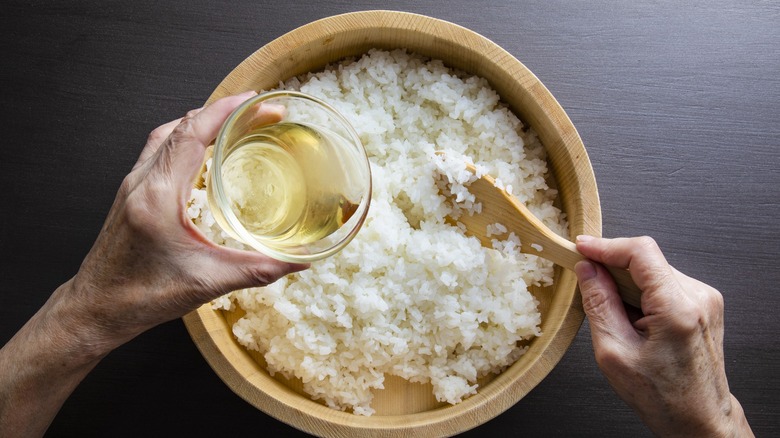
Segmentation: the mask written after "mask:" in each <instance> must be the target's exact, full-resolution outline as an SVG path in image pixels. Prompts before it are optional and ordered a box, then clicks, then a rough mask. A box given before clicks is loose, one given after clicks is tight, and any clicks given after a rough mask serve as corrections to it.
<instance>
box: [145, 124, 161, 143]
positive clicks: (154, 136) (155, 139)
mask: <svg viewBox="0 0 780 438" xmlns="http://www.w3.org/2000/svg"><path fill="white" fill-rule="evenodd" d="M165 138H166V136H165V132H163V129H162V126H160V127H158V128H155V129H154V130H153V131H152V132H150V133H149V136H148V137H147V138H146V143H147V144H159V143H162V142H163V141H165Z"/></svg>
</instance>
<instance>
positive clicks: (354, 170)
mask: <svg viewBox="0 0 780 438" xmlns="http://www.w3.org/2000/svg"><path fill="white" fill-rule="evenodd" d="M208 178H209V181H208V200H209V206H210V208H211V211H212V213H213V215H214V217H215V219H216V220H217V223H218V224H219V225H220V227H222V229H223V230H225V231H226V232H227V233H228V234H229V235H230V236H231V237H233V238H235V239H237V240H238V241H240V242H243V243H244V244H246V245H249V246H251V247H252V248H254V249H256V250H257V251H260V252H262V253H264V254H266V255H268V256H270V257H273V258H275V259H278V260H282V261H286V262H291V263H308V262H312V261H315V260H320V259H323V258H326V257H329V256H331V255H333V254H335V253H336V252H338V251H340V250H341V249H342V248H344V247H345V246H346V245H347V244H348V243H349V242H350V241H351V240H352V238H353V237H354V236H355V235H356V234H357V232H358V230H359V229H360V227H361V226H362V224H363V222H364V220H365V218H366V215H367V213H368V207H369V204H370V201H371V170H370V166H369V162H368V157H367V156H366V151H365V149H364V148H363V145H362V143H361V141H360V139H359V138H358V135H357V133H356V132H355V130H354V128H352V126H351V125H350V124H349V122H348V121H347V120H346V119H345V118H344V117H343V116H342V115H340V114H339V113H338V112H337V111H336V110H335V109H333V108H332V107H331V106H330V105H328V104H327V103H325V102H323V101H321V100H319V99H317V98H314V97H312V96H308V95H306V94H303V93H299V92H293V91H273V92H268V93H262V94H259V95H258V96H255V97H253V98H250V99H249V100H247V101H246V102H244V103H243V104H241V105H240V106H239V107H238V108H236V109H235V111H233V113H232V114H231V115H230V116H229V117H228V119H227V120H226V121H225V124H224V125H223V126H222V129H221V130H220V132H219V134H218V135H217V139H216V143H215V146H214V157H213V161H212V165H211V169H210V174H209V176H208Z"/></svg>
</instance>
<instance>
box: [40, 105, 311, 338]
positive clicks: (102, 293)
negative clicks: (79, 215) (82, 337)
mask: <svg viewBox="0 0 780 438" xmlns="http://www.w3.org/2000/svg"><path fill="white" fill-rule="evenodd" d="M252 95H254V93H247V94H243V95H239V96H232V97H227V98H224V99H221V100H218V101H216V102H214V103H213V104H211V105H209V106H207V107H205V108H202V109H199V110H193V111H191V112H190V113H189V114H187V116H186V117H184V118H183V119H179V120H175V121H173V122H170V123H167V124H165V125H162V126H160V127H159V128H157V129H155V130H154V131H153V132H152V133H151V135H150V136H149V139H148V141H147V144H146V147H145V148H144V149H143V151H142V152H141V155H140V157H139V159H138V162H137V163H136V164H135V166H134V167H133V169H132V171H131V172H130V174H129V175H128V176H127V177H126V178H125V180H124V181H123V183H122V185H121V187H120V189H119V192H118V194H117V197H116V200H115V201H114V205H113V206H112V208H111V211H110V212H109V214H108V218H107V220H106V222H105V225H104V226H103V229H102V230H101V232H100V235H99V236H98V238H97V241H96V242H95V244H94V246H93V247H92V249H91V251H90V252H89V254H88V255H87V257H86V259H85V260H84V262H83V264H82V265H81V268H80V270H79V272H78V274H77V275H76V276H75V277H74V278H73V279H72V281H71V282H70V284H69V287H67V288H65V290H64V291H58V293H59V295H60V296H59V297H57V294H55V297H57V298H61V299H62V300H68V301H69V302H70V303H72V304H71V307H72V308H73V309H74V311H75V312H73V313H72V314H73V315H74V319H75V321H73V323H74V325H76V326H77V330H78V329H79V328H81V329H85V327H78V324H79V321H81V322H83V323H85V324H88V326H87V327H86V329H88V331H89V332H88V333H87V335H88V336H89V337H90V342H91V343H93V344H97V345H98V346H99V347H101V348H102V349H104V350H110V349H111V348H114V347H116V346H117V345H119V344H121V343H124V342H126V341H127V340H129V339H130V338H132V337H134V336H136V335H137V334H139V333H141V332H142V331H144V330H146V329H148V328H150V327H152V326H155V325H157V324H159V323H162V322H164V321H168V320H171V319H174V318H177V317H180V316H182V315H184V314H185V313H187V312H189V311H191V310H193V309H195V308H196V307H197V306H199V305H201V304H203V303H204V302H207V301H209V300H211V299H213V298H216V297H217V296H219V295H222V294H224V293H227V292H230V291H232V290H235V289H240V288H245V287H250V286H264V285H267V284H269V283H272V282H274V281H276V280H277V279H278V278H280V277H282V276H284V275H286V274H288V273H291V272H295V271H298V270H301V269H304V268H305V267H306V265H299V264H290V263H285V262H280V261H277V260H274V259H271V258H269V257H266V256H264V255H262V254H260V253H258V252H254V251H252V252H250V251H239V250H235V249H229V248H225V247H220V246H218V245H215V244H214V243H212V242H210V241H209V240H208V239H206V238H205V236H203V235H202V234H201V233H200V231H198V230H197V228H196V227H195V226H194V225H193V224H192V222H191V221H190V220H189V219H188V218H187V215H186V203H187V200H188V199H189V196H190V192H191V189H192V184H193V181H194V178H195V176H196V175H197V173H198V171H199V170H200V169H201V166H202V162H203V157H204V152H205V149H206V147H207V145H208V144H209V143H210V142H211V141H212V140H213V139H214V138H215V137H216V135H217V132H218V131H219V128H220V127H221V125H222V123H223V122H224V121H225V119H226V118H227V116H228V115H229V114H230V112H231V111H232V110H233V109H234V108H235V107H237V106H238V105H239V104H240V103H241V102H243V101H244V100H246V99H247V98H249V97H250V96H252ZM258 117H259V118H261V119H262V118H266V119H268V121H275V120H278V119H279V117H280V113H279V112H278V109H276V108H269V109H267V110H266V112H265V113H262V112H261V113H260V114H259V115H258Z"/></svg>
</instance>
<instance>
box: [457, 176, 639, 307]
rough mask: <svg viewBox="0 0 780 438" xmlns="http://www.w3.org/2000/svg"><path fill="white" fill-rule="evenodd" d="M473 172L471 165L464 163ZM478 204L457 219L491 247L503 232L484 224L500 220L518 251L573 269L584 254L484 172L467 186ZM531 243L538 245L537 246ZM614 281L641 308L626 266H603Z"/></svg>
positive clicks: (636, 290)
mask: <svg viewBox="0 0 780 438" xmlns="http://www.w3.org/2000/svg"><path fill="white" fill-rule="evenodd" d="M467 167H468V168H469V170H471V171H472V172H474V167H473V166H471V165H467ZM468 189H469V191H470V192H471V193H472V194H474V196H475V197H476V202H479V203H481V204H482V211H481V212H480V213H474V214H473V215H471V216H469V214H468V213H465V212H464V213H463V214H462V215H461V216H460V217H459V218H458V221H459V222H461V223H463V224H464V225H466V228H467V230H468V234H469V235H472V236H475V237H477V238H478V239H480V241H481V242H482V245H483V246H486V247H492V239H494V238H497V237H501V238H504V237H505V235H500V236H493V237H487V236H486V233H487V226H488V225H492V224H496V223H499V224H502V225H504V226H505V227H506V228H507V233H511V232H514V233H515V235H517V237H518V238H520V242H521V244H522V245H521V248H520V251H521V252H523V253H526V254H533V255H536V256H539V257H542V258H544V259H547V260H550V261H552V262H553V263H555V264H556V265H559V266H562V267H564V268H566V269H570V270H574V265H576V264H577V262H579V261H581V260H585V256H583V255H582V254H580V253H579V252H578V251H577V248H576V245H575V244H574V243H573V242H571V241H569V240H567V239H564V238H563V237H561V236H559V235H558V234H556V233H554V232H553V231H552V230H550V229H549V228H548V227H547V226H546V225H544V224H543V223H542V222H541V221H540V220H539V219H538V218H537V217H536V216H534V214H533V213H531V212H530V211H529V210H528V208H527V207H526V206H525V205H523V204H522V203H520V202H519V201H518V200H517V199H516V198H515V197H514V196H512V195H510V194H508V193H507V192H506V191H505V190H503V189H500V188H498V187H496V186H495V180H493V178H491V177H490V176H488V175H484V176H482V177H481V178H479V179H477V180H476V181H474V182H472V183H471V184H470V185H469V186H468ZM534 246H538V247H541V250H537V249H536V248H534ZM606 268H607V270H609V273H610V274H612V278H614V279H615V283H617V287H618V292H619V293H620V297H621V298H622V299H623V301H624V302H626V303H628V304H630V305H632V306H634V307H636V308H638V309H641V308H642V307H641V300H640V296H641V293H642V292H641V290H639V288H638V287H637V285H636V284H635V283H634V280H633V279H632V278H631V274H630V273H629V271H628V270H627V269H621V268H614V267H609V266H607V267H606Z"/></svg>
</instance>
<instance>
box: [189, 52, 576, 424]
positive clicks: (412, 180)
mask: <svg viewBox="0 0 780 438" xmlns="http://www.w3.org/2000/svg"><path fill="white" fill-rule="evenodd" d="M281 88H286V89H294V90H300V91H303V92H305V93H309V94H311V95H314V96H317V97H320V98H322V99H324V100H326V101H327V102H329V103H331V104H332V105H333V106H334V107H336V108H337V109H338V110H339V111H340V112H341V113H342V114H344V115H345V116H346V117H347V119H349V120H350V121H351V123H352V125H353V126H354V127H355V129H356V130H357V132H358V134H359V135H360V138H361V140H362V141H363V143H364V145H365V147H366V149H367V151H368V154H369V157H370V161H371V170H372V173H373V183H374V193H373V199H372V203H371V208H370V211H369V214H368V218H367V219H366V222H365V224H364V225H363V228H362V229H361V231H360V233H358V235H357V237H356V238H355V240H353V241H352V243H350V245H348V246H347V247H346V248H345V249H344V250H343V251H341V252H340V253H338V254H337V255H335V256H333V257H331V258H329V259H326V260H323V261H320V262H315V263H313V264H312V266H311V269H309V270H306V271H303V272H300V273H297V274H294V275H291V276H288V277H286V278H283V279H281V280H279V281H277V282H276V283H274V284H272V285H269V286H267V287H264V288H255V289H247V290H241V291H236V292H233V293H232V294H230V295H228V296H225V297H222V298H220V299H218V300H215V302H214V306H215V308H224V309H232V308H233V306H235V305H236V304H237V305H238V306H240V307H241V308H242V309H243V310H245V311H246V316H244V317H243V318H241V319H240V320H239V321H238V322H236V323H235V325H234V326H233V333H234V334H235V336H236V338H237V339H238V341H239V342H240V343H241V344H242V345H244V346H246V347H247V348H249V349H253V350H258V351H260V352H262V353H263V354H264V355H265V359H266V361H267V363H268V371H269V372H271V373H281V374H282V375H284V376H285V377H288V378H291V377H297V378H299V379H301V380H302V381H303V385H304V390H305V391H306V392H307V393H308V394H310V395H311V396H312V397H313V398H314V399H319V400H323V401H324V402H325V403H326V404H327V405H328V406H330V407H333V408H335V409H342V410H346V409H351V410H352V411H353V412H354V413H355V414H362V415H370V414H372V413H373V412H374V411H373V409H372V408H371V400H372V390H373V389H376V388H382V387H383V381H384V378H385V375H386V374H392V375H397V376H400V377H402V378H404V379H407V380H409V381H412V382H431V383H432V384H433V391H434V394H435V396H436V398H437V399H438V400H440V401H446V402H448V403H453V404H454V403H458V402H460V401H461V400H463V399H464V398H465V397H468V396H469V395H472V394H475V393H476V390H477V384H476V380H477V378H478V377H481V376H484V375H487V374H489V373H495V372H499V371H501V370H502V369H504V368H505V367H507V366H508V365H511V364H512V363H513V362H514V361H515V360H517V358H518V357H520V356H521V355H522V354H523V353H524V349H522V348H519V347H518V341H521V340H524V339H530V338H532V337H534V336H538V335H539V334H540V330H539V324H540V314H539V312H538V311H537V304H538V303H537V301H536V300H535V299H534V297H533V296H532V295H531V294H530V293H529V292H528V285H534V284H545V285H546V284H550V283H551V281H552V265H551V264H550V263H548V262H545V261H543V260H539V259H537V258H536V257H533V256H526V255H523V254H520V253H519V245H520V242H519V240H518V239H517V237H516V236H514V234H510V235H509V237H508V238H505V239H503V240H500V241H499V240H494V247H495V248H496V249H487V248H483V247H482V246H480V243H479V241H477V240H476V239H475V238H467V237H465V236H464V234H463V232H462V229H460V228H458V227H454V226H451V225H448V224H446V223H445V217H447V216H453V217H455V216H457V215H459V214H462V209H466V210H478V209H479V208H480V206H479V204H478V203H477V202H476V200H475V199H474V198H473V196H471V195H470V194H469V193H467V191H466V190H465V189H461V187H462V186H463V182H464V181H466V180H467V179H468V178H469V177H468V176H467V175H463V174H460V175H457V172H458V170H457V169H456V168H455V167H457V166H455V167H453V168H452V169H448V166H449V165H448V164H447V163H446V162H445V161H444V160H442V159H441V158H439V157H438V156H437V155H435V153H434V152H435V151H439V150H444V151H447V155H448V156H456V155H457V154H463V155H465V156H468V157H472V158H473V159H474V163H475V164H476V166H477V169H478V173H480V174H482V173H488V174H490V175H492V176H493V177H495V178H496V179H497V180H498V181H499V184H501V185H502V186H503V187H505V188H507V189H508V190H512V191H513V193H514V195H515V196H516V197H517V198H519V200H520V201H521V202H524V203H525V204H526V205H527V206H528V208H529V209H530V210H531V211H532V212H534V213H535V214H536V215H537V216H538V217H540V218H541V219H542V221H543V222H544V223H545V224H547V225H548V226H550V227H551V228H552V229H553V230H556V231H558V232H560V233H563V232H564V229H565V223H564V220H563V217H562V214H561V212H560V211H559V210H558V209H556V208H555V207H553V205H552V203H553V199H554V197H555V195H556V193H555V191H554V190H552V189H549V188H548V187H547V185H546V183H545V176H546V172H547V168H546V162H545V157H544V149H543V148H542V146H541V145H540V143H539V141H538V140H537V138H536V136H535V134H534V133H533V132H532V131H529V130H526V128H524V126H523V125H522V123H521V122H520V121H519V120H518V119H517V118H516V117H515V116H514V115H513V114H512V113H511V112H510V111H509V110H508V109H507V108H506V107H505V106H503V105H502V104H501V103H499V97H498V95H497V94H496V93H495V92H494V91H493V90H492V89H491V88H490V87H489V86H488V84H487V82H486V81H485V80H483V79H480V78H477V77H473V76H466V75H463V74H462V73H459V72H457V71H454V70H451V69H449V68H447V67H445V66H444V65H443V64H442V63H441V62H440V61H436V60H433V61H429V60H426V59H425V58H421V57H418V56H416V55H413V54H408V53H407V52H405V51H401V50H398V51H392V52H386V51H378V50H375V51H371V52H370V53H368V54H367V55H365V56H363V57H362V58H360V59H358V60H353V61H349V62H343V63H340V64H338V65H334V66H332V67H331V68H328V69H327V70H325V71H324V72H320V73H316V74H308V75H306V76H305V77H301V78H297V79H292V80H290V81H288V82H286V83H284V84H282V85H281ZM442 172H443V173H445V174H447V175H448V177H449V178H450V181H449V183H450V184H449V185H450V186H451V187H450V190H452V191H453V193H454V194H455V195H456V196H459V197H461V198H462V199H460V200H459V201H460V203H459V205H460V207H457V209H458V210H459V211H453V208H452V207H451V206H450V205H449V203H448V202H447V201H446V199H445V197H444V196H442V195H441V194H440V193H439V187H438V186H437V174H440V173H442ZM464 178H465V179H464ZM188 212H189V214H190V216H191V217H192V218H193V221H194V222H195V223H196V224H197V226H198V227H199V228H200V229H201V230H202V231H203V232H204V233H205V234H206V235H207V236H208V237H209V238H211V239H212V240H214V241H215V242H217V243H220V244H224V245H228V246H232V247H242V245H241V244H240V243H237V242H234V241H231V240H230V239H229V238H228V236H227V235H226V234H225V233H223V232H222V231H221V230H220V229H219V228H218V226H217V225H216V224H215V222H214V219H213V217H212V216H211V213H210V212H209V211H208V206H207V203H206V198H205V192H204V191H203V190H194V191H193V200H192V201H191V203H190V208H189V210H188ZM466 214H467V213H466ZM499 225H500V224H499ZM502 228H503V225H501V226H500V227H495V226H494V228H493V229H492V230H491V231H493V232H506V229H505V228H503V229H502Z"/></svg>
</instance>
